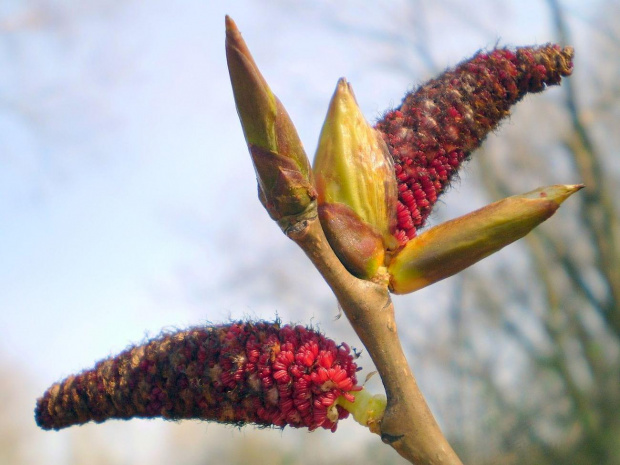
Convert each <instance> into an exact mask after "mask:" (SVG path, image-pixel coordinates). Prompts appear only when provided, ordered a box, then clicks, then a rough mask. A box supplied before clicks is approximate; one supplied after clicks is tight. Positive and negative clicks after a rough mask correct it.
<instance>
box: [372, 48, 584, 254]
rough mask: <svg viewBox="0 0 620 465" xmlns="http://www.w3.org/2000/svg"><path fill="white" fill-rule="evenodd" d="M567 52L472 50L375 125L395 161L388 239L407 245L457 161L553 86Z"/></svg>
mask: <svg viewBox="0 0 620 465" xmlns="http://www.w3.org/2000/svg"><path fill="white" fill-rule="evenodd" d="M572 58H573V49H572V48H570V47H566V48H561V47H559V46H558V45H552V44H547V45H544V46H541V47H521V48H517V49H516V50H514V51H512V50H509V49H505V48H504V49H496V50H492V51H490V52H479V53H478V54H476V55H475V56H474V57H473V58H471V59H469V60H466V61H463V62H462V63H460V64H459V65H457V66H456V67H455V68H453V69H450V70H447V71H446V72H444V73H443V74H442V75H441V76H439V77H438V78H436V79H433V80H431V81H429V82H427V83H426V84H424V85H423V86H422V87H420V88H419V89H418V90H416V91H415V92H412V93H410V94H408V95H406V96H405V98H404V100H403V102H402V104H401V106H400V107H398V108H397V109H395V110H391V111H389V112H387V113H386V114H385V115H384V117H383V118H382V119H381V120H380V121H379V122H377V124H376V128H377V129H378V130H379V131H380V132H381V134H382V136H383V138H384V140H385V142H386V143H387V145H388V148H389V151H390V153H391V154H392V157H393V158H394V167H395V172H396V177H397V181H398V187H399V194H398V205H397V215H398V224H397V226H396V229H395V231H394V235H395V236H396V237H397V239H398V240H399V241H400V242H401V244H404V243H406V242H407V241H408V240H409V239H411V238H413V237H414V236H415V235H416V230H418V229H420V228H421V227H423V226H424V224H425V221H426V219H427V217H428V215H429V213H430V211H431V208H432V207H433V205H434V204H435V202H436V201H437V198H438V196H439V195H440V194H441V193H442V192H443V191H444V189H445V188H446V186H447V185H448V184H449V182H450V180H451V178H452V177H453V176H454V174H455V173H456V172H457V170H458V168H459V166H460V164H461V163H462V162H463V161H464V160H465V159H467V158H468V157H469V154H470V152H471V151H473V150H474V149H476V148H477V147H478V146H480V144H481V143H482V141H483V140H484V138H485V137H486V135H487V134H488V133H489V132H491V131H493V130H494V129H495V128H496V127H497V125H498V124H499V123H500V121H501V120H502V119H503V118H505V117H506V116H507V115H508V114H509V109H510V107H511V106H512V105H514V104H515V103H516V102H518V101H519V100H521V98H523V96H524V95H525V94H527V93H530V92H540V91H542V90H544V89H545V87H546V86H548V85H554V84H559V82H560V80H561V78H562V77H563V76H568V75H570V74H571V72H572V69H573V62H572Z"/></svg>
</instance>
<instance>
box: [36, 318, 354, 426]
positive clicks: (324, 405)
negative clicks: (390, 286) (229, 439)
mask: <svg viewBox="0 0 620 465" xmlns="http://www.w3.org/2000/svg"><path fill="white" fill-rule="evenodd" d="M356 371H357V366H356V364H355V362H354V361H353V357H352V355H351V353H350V350H349V347H348V346H347V345H346V344H342V345H340V346H338V345H336V343H335V342H334V341H332V340H331V339H327V338H326V337H325V336H323V335H322V334H320V333H318V332H317V331H315V330H312V329H308V328H305V327H303V326H289V325H285V326H280V325H279V323H278V322H276V323H268V322H255V323H251V322H236V323H231V324H227V325H221V326H210V327H197V328H192V329H189V330H187V331H179V332H176V333H171V334H164V335H162V336H160V337H158V338H156V339H153V340H151V341H149V342H147V343H146V344H144V345H141V346H135V347H132V348H130V349H127V350H126V351H124V352H122V353H121V354H119V355H118V356H116V357H113V358H109V359H106V360H102V361H100V362H98V363H97V364H96V365H95V367H94V368H93V369H92V370H87V371H84V372H82V373H80V374H78V375H76V376H70V377H68V378H67V379H65V380H63V381H62V382H60V383H57V384H54V385H53V386H52V387H50V388H49V389H48V390H47V392H46V393H45V394H44V395H43V397H41V398H40V399H39V400H38V402H37V406H36V410H35V418H36V421H37V424H38V425H39V426H40V427H41V428H44V429H57V430H58V429H61V428H65V427H68V426H71V425H75V424H81V423H86V422H88V421H95V422H102V421H105V420H107V419H111V418H117V419H129V418H151V417H162V418H165V419H169V420H179V419H184V418H194V419H202V420H213V421H217V422H220V423H231V424H235V425H243V424H246V423H255V424H258V425H263V426H278V427H283V426H286V425H290V426H293V427H308V428H309V429H310V430H313V429H316V428H318V427H323V428H326V429H331V430H332V431H334V430H335V429H336V424H337V422H338V420H339V419H341V418H346V417H347V416H348V412H347V411H346V410H344V409H343V408H342V407H341V406H337V405H335V404H334V403H335V401H336V399H337V398H338V397H340V396H344V397H345V398H346V399H347V400H349V401H353V400H354V398H353V395H352V394H351V393H350V391H358V390H360V389H361V387H359V386H357V381H356V378H355V373H356Z"/></svg>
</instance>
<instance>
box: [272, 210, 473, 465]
mask: <svg viewBox="0 0 620 465" xmlns="http://www.w3.org/2000/svg"><path fill="white" fill-rule="evenodd" d="M287 224H289V225H292V226H290V227H286V228H283V231H284V233H285V234H286V235H287V236H288V237H289V238H290V239H292V240H293V241H295V242H296V243H297V245H299V247H301V248H302V250H303V251H304V252H305V253H306V255H307V256H308V257H309V258H310V260H311V261H312V263H313V264H314V265H315V267H316V268H317V270H318V271H319V273H321V275H322V276H323V278H324V279H325V281H326V282H327V284H328V285H329V286H330V288H331V289H332V291H333V292H334V294H335V295H336V298H337V299H338V302H339V303H340V306H341V307H342V309H343V311H344V313H345V315H346V316H347V318H348V319H349V321H350V323H351V325H352V326H353V329H354V330H355V332H356V333H357V334H358V336H359V338H360V339H361V341H362V343H363V344H364V346H365V347H366V350H368V353H369V354H370V357H371V358H372V360H373V362H374V363H375V365H376V367H377V371H378V372H379V375H380V376H381V380H382V382H383V385H384V387H385V391H386V395H387V408H386V410H385V415H384V417H383V419H382V421H381V425H380V431H381V439H382V440H383V442H385V443H386V444H389V445H390V446H392V447H393V448H394V449H395V450H396V451H397V452H398V453H399V454H400V455H401V456H403V457H404V458H405V459H407V460H409V461H410V462H411V463H414V464H419V465H437V464H442V465H462V462H461V460H460V459H459V458H458V456H457V455H456V453H455V452H454V450H453V449H452V447H451V446H450V444H449V443H448V441H447V440H446V438H445V437H444V435H443V433H442V432H441V430H440V428H439V426H438V424H437V422H436V421H435V418H434V417H433V414H432V413H431V411H430V409H429V407H428V405H427V403H426V400H425V399H424V395H423V394H422V392H421V391H420V389H419V387H418V384H417V382H416V380H415V377H414V376H413V373H412V371H411V369H410V367H409V364H408V363H407V359H406V357H405V354H404V352H403V348H402V346H401V344H400V339H399V337H398V332H397V328H396V322H395V319H394V305H393V303H392V300H391V298H390V295H389V292H388V289H387V286H386V285H385V284H377V283H373V282H370V281H364V280H360V279H358V278H356V277H354V276H353V275H351V274H350V273H349V272H348V271H347V270H346V269H345V267H344V266H343V265H342V263H341V262H340V260H339V259H338V257H337V256H336V255H335V253H334V252H333V251H332V249H331V247H330V246H329V244H328V242H327V239H326V238H325V235H324V233H323V229H322V228H321V224H320V222H319V219H318V216H316V215H307V214H306V215H304V217H301V216H300V218H299V221H293V222H290V221H287Z"/></svg>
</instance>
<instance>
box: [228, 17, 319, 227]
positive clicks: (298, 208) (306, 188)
mask: <svg viewBox="0 0 620 465" xmlns="http://www.w3.org/2000/svg"><path fill="white" fill-rule="evenodd" d="M226 59H227V62H228V70H229V73H230V81H231V83H232V87H233V93H234V97H235V104H236V106H237V113H238V114H239V119H240V120H241V126H242V127H243V133H244V135H245V139H246V142H247V144H248V149H249V151H250V155H251V156H252V160H253V162H254V168H255V170H256V177H257V180H258V186H259V198H260V200H261V202H262V203H263V205H264V206H265V208H266V209H267V211H268V212H269V215H270V216H271V217H272V218H273V219H274V220H277V221H278V220H282V219H283V218H286V217H288V216H291V215H298V214H300V213H302V212H304V211H305V210H306V209H307V208H308V207H309V206H310V205H311V204H312V202H313V200H314V199H315V198H316V191H315V189H314V186H313V179H312V170H311V168H310V162H309V161H308V157H307V156H306V153H305V151H304V149H303V146H302V144H301V140H300V139H299V136H298V134H297V131H296V129H295V126H294V125H293V122H292V121H291V119H290V117H289V116H288V114H287V112H286V110H285V109H284V107H283V106H282V103H280V101H279V100H278V98H277V97H276V96H275V95H274V94H273V93H272V92H271V89H270V88H269V86H268V85H267V82H266V81H265V78H264V77H263V76H262V74H261V73H260V71H259V70H258V67H257V66H256V63H255V62H254V59H253V58H252V55H251V54H250V51H249V50H248V48H247V45H246V44H245V42H244V40H243V38H242V37H241V33H240V32H239V30H238V29H237V26H236V24H235V23H234V21H233V20H232V19H231V18H230V17H228V16H227V17H226Z"/></svg>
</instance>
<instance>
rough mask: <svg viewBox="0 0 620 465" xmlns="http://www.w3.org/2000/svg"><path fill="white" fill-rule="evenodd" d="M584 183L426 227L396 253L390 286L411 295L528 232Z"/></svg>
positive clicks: (512, 199) (540, 192)
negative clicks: (426, 229)
mask: <svg viewBox="0 0 620 465" xmlns="http://www.w3.org/2000/svg"><path fill="white" fill-rule="evenodd" d="M582 187H583V185H581V184H577V185H555V186H549V187H543V188H540V189H536V190H534V191H531V192H528V193H526V194H522V195H516V196H513V197H508V198H506V199H503V200H500V201H499V202H495V203H492V204H490V205H487V206H486V207H483V208H481V209H479V210H476V211H475V212H472V213H469V214H467V215H464V216H461V217H459V218H456V219H454V220H451V221H447V222H445V223H443V224H440V225H438V226H435V227H433V228H431V229H429V230H428V231H425V232H423V233H422V234H420V235H419V236H416V237H414V238H413V239H411V240H410V241H409V242H408V243H407V245H405V247H403V248H402V249H401V250H400V251H399V252H398V253H397V254H396V255H395V256H394V257H393V259H392V261H391V263H390V265H389V267H388V272H389V274H390V288H391V290H392V291H393V292H394V293H396V294H406V293H409V292H413V291H416V290H418V289H421V288H423V287H426V286H428V285H429V284H433V283H435V282H437V281H440V280H442V279H444V278H447V277H449V276H452V275H453V274H455V273H458V272H459V271H462V270H464V269H465V268H467V267H469V266H471V265H473V264H474V263H476V262H478V261H479V260H482V259H483V258H485V257H487V256H489V255H491V254H492V253H494V252H497V251H498V250H500V249H501V248H503V247H505V246H506V245H508V244H510V243H512V242H514V241H516V240H517V239H520V238H522V237H523V236H525V235H526V234H527V233H529V232H530V231H531V230H532V229H534V228H535V227H536V226H538V225H539V224H540V223H542V222H543V221H545V220H546V219H547V218H549V217H550V216H551V215H553V214H554V213H555V211H556V210H557V209H558V208H559V207H560V204H561V203H562V202H564V200H566V199H567V198H568V197H569V196H570V195H572V194H574V193H575V192H577V191H578V190H579V189H581V188H582Z"/></svg>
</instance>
